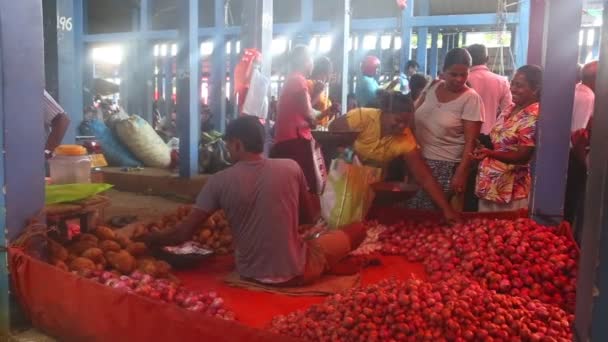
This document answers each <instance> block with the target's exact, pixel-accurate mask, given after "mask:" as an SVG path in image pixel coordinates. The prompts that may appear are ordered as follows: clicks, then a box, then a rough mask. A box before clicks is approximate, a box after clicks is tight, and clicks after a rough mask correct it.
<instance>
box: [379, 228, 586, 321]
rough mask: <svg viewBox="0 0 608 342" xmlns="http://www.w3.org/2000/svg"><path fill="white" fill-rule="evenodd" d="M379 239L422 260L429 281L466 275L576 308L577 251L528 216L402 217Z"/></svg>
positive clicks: (516, 293)
mask: <svg viewBox="0 0 608 342" xmlns="http://www.w3.org/2000/svg"><path fill="white" fill-rule="evenodd" d="M380 239H381V241H382V242H383V250H382V251H383V252H384V253H385V254H394V255H405V256H406V257H407V258H408V260H410V261H413V262H422V263H423V264H424V265H425V267H426V270H427V272H428V273H429V276H430V280H431V281H439V280H445V279H450V278H452V277H454V276H457V275H463V276H466V277H469V278H471V279H474V280H476V281H478V282H479V283H480V284H481V285H482V286H483V287H484V288H487V289H490V290H495V291H496V292H498V293H503V294H510V295H514V296H520V297H522V298H524V299H538V300H540V301H542V302H544V303H549V304H555V305H558V306H560V307H562V308H563V309H565V310H567V311H568V312H573V311H574V305H575V300H576V275H577V260H578V254H579V253H578V250H577V247H576V245H575V242H574V241H573V240H572V239H571V238H570V237H568V236H566V235H562V234H559V233H558V231H557V229H555V228H549V227H545V226H542V225H539V224H537V223H536V222H534V221H532V220H529V219H519V220H515V221H512V220H488V219H476V220H471V221H469V222H467V223H466V224H460V225H456V226H453V227H445V226H441V225H438V224H436V223H431V222H426V223H400V224H397V225H393V226H390V227H388V229H387V231H386V232H385V233H384V234H382V236H381V237H380Z"/></svg>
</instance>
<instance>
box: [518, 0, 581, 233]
mask: <svg viewBox="0 0 608 342" xmlns="http://www.w3.org/2000/svg"><path fill="white" fill-rule="evenodd" d="M547 11H548V12H547V16H546V18H547V26H546V27H547V32H546V37H545V40H546V48H545V55H546V56H551V58H547V59H546V60H545V65H544V72H543V76H544V78H543V84H542V98H541V103H542V106H541V113H540V117H539V120H538V128H537V137H536V143H537V146H536V157H535V159H534V170H535V172H534V175H533V178H532V184H533V191H532V194H531V198H530V200H531V201H530V209H531V214H532V217H533V218H534V219H536V220H539V221H547V220H551V221H554V222H559V221H560V220H561V219H562V217H563V209H564V195H565V183H566V182H565V180H566V172H567V168H568V154H569V150H570V145H569V144H570V140H569V139H568V137H569V136H570V123H571V118H572V105H573V102H574V85H575V82H576V63H577V61H578V32H579V27H580V24H581V17H580V16H578V15H576V16H572V13H581V11H582V4H581V2H580V1H569V0H558V1H553V2H549V3H547ZM551 29H552V30H551Z"/></svg>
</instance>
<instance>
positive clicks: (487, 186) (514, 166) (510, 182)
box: [473, 65, 542, 212]
mask: <svg viewBox="0 0 608 342" xmlns="http://www.w3.org/2000/svg"><path fill="white" fill-rule="evenodd" d="M541 86H542V69H541V68H540V67H538V66H535V65H525V66H523V67H521V68H519V69H518V70H517V72H516V73H515V76H514V77H513V80H512V81H511V94H512V96H513V104H511V106H509V107H508V108H507V109H506V110H505V111H503V112H502V114H500V116H499V117H498V120H497V122H496V124H495V125H494V127H493V128H492V131H491V132H490V139H491V141H492V145H493V149H488V148H485V147H479V148H477V149H476V150H475V152H474V153H473V156H474V158H475V159H477V160H479V161H481V164H480V165H479V173H478V175H477V187H476V194H477V196H478V197H479V211H481V212H491V211H512V210H517V209H523V208H527V207H528V196H529V194H530V187H531V185H530V184H531V176H530V160H531V159H532V156H533V155H534V149H535V146H536V123H537V120H538V114H539V101H540V95H541Z"/></svg>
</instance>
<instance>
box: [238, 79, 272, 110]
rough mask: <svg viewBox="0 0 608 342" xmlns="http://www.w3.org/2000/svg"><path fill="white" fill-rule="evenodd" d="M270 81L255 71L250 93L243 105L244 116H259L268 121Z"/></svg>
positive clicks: (248, 92)
mask: <svg viewBox="0 0 608 342" xmlns="http://www.w3.org/2000/svg"><path fill="white" fill-rule="evenodd" d="M269 86H270V79H269V78H268V77H266V76H264V75H262V73H261V72H260V71H259V70H257V69H255V70H253V72H252V75H251V81H250V84H249V91H247V95H246V97H245V102H244V103H243V110H242V113H243V114H248V115H253V116H257V117H258V118H260V119H264V120H266V117H267V116H268V87H269Z"/></svg>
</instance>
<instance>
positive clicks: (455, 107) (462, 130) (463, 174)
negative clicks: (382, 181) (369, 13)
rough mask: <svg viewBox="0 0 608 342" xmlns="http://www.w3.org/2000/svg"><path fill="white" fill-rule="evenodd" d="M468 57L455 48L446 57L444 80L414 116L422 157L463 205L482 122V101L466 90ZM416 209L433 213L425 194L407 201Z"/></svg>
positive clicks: (468, 55) (441, 182)
mask: <svg viewBox="0 0 608 342" xmlns="http://www.w3.org/2000/svg"><path fill="white" fill-rule="evenodd" d="M470 67H471V55H470V54H469V53H468V51H467V50H465V49H461V48H456V49H453V50H451V51H449V52H448V53H447V54H446V57H445V61H444V66H443V77H444V78H443V80H441V81H437V82H435V84H433V85H432V86H431V87H430V88H429V89H428V90H427V91H426V92H425V94H424V95H423V96H422V97H421V101H419V102H420V103H421V105H420V107H418V109H417V110H416V114H415V116H414V119H415V120H414V121H415V131H414V134H415V135H416V139H417V140H418V143H419V144H420V146H421V148H422V156H423V157H424V158H425V160H426V162H427V163H428V165H429V166H430V168H431V171H432V172H433V177H435V178H436V179H437V181H438V182H439V184H440V185H441V186H442V188H443V191H444V192H445V193H446V194H448V197H450V198H452V197H455V198H456V199H458V204H459V205H458V206H460V205H461V203H462V202H463V198H462V197H463V196H464V191H465V190H466V189H465V186H466V183H467V178H468V176H469V172H470V167H471V161H472V157H471V153H472V152H473V151H474V150H475V145H476V142H477V138H478V137H479V131H480V129H481V125H482V123H483V121H484V108H483V101H482V100H481V97H480V96H479V95H478V94H477V93H476V92H475V91H474V90H473V89H470V88H468V87H467V86H466V82H467V78H468V75H469V68H470ZM410 206H412V207H414V208H418V209H433V208H434V204H433V202H432V201H431V199H430V198H429V196H428V194H427V193H425V192H424V191H420V192H419V193H418V194H417V195H416V197H414V198H413V199H412V200H411V201H410Z"/></svg>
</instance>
